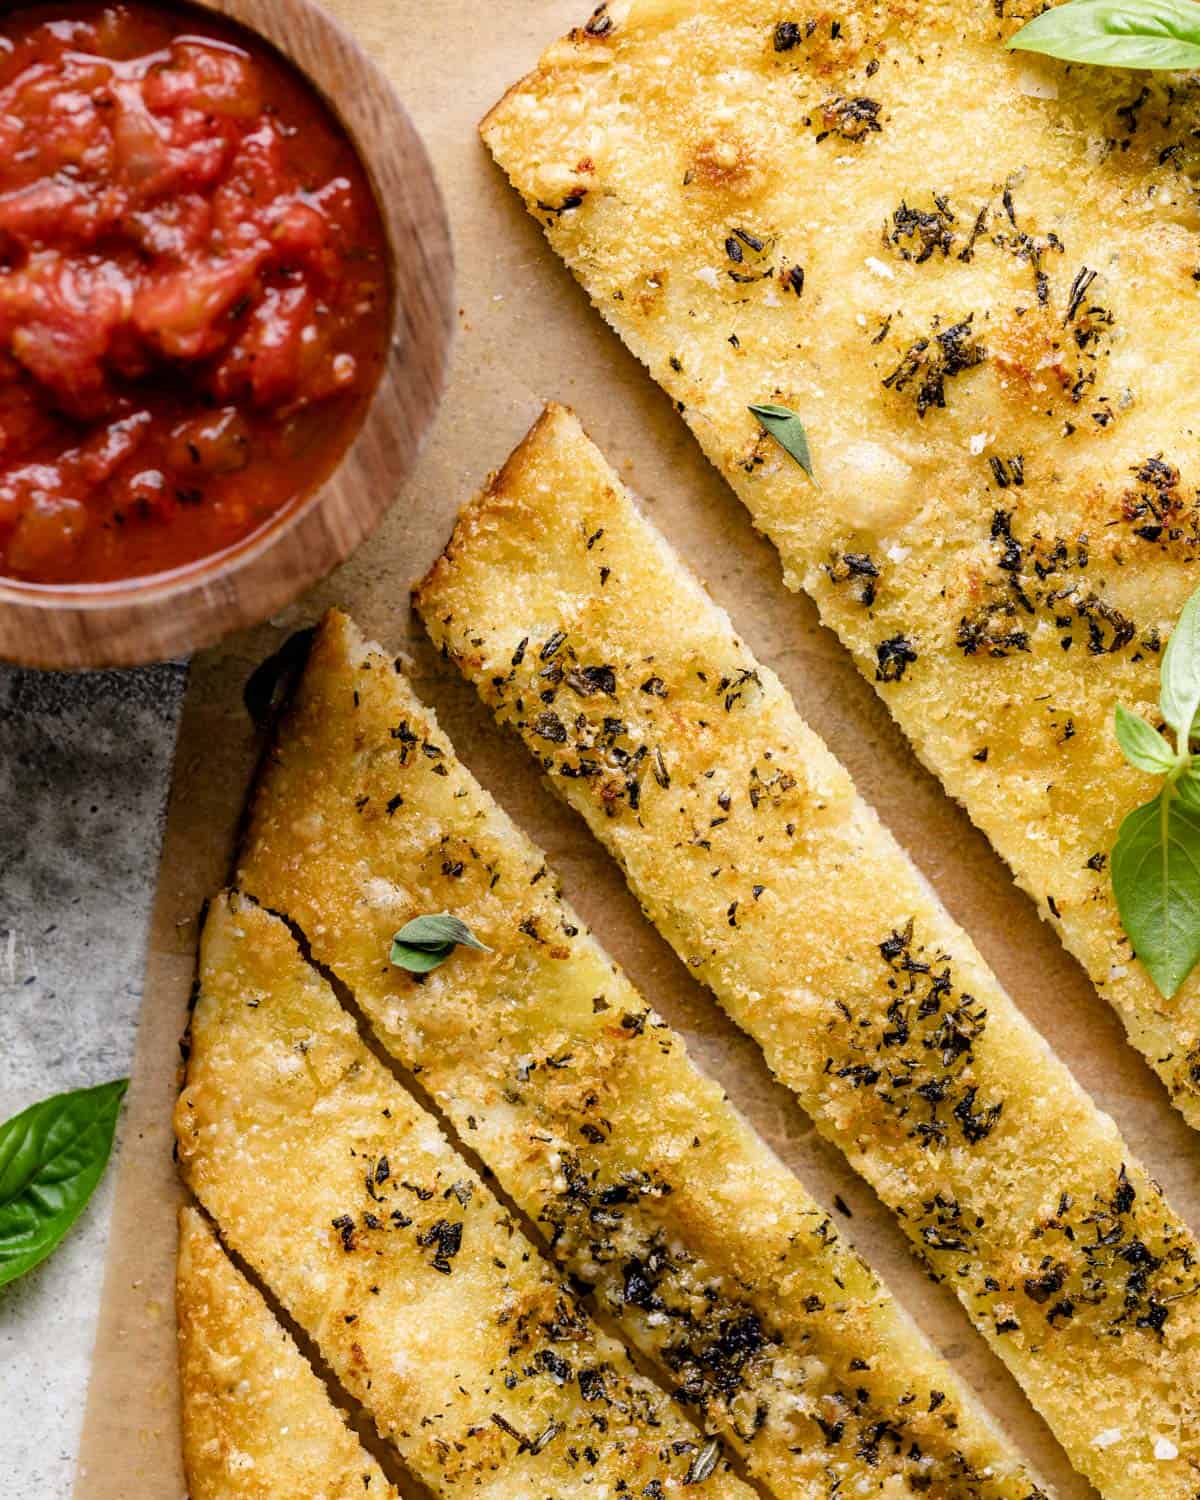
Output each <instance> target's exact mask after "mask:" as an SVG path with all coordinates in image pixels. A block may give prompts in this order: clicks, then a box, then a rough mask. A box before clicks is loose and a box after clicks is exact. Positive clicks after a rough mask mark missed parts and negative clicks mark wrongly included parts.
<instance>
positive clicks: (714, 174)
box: [688, 132, 764, 194]
mask: <svg viewBox="0 0 1200 1500" xmlns="http://www.w3.org/2000/svg"><path fill="white" fill-rule="evenodd" d="M763 175H764V174H763V169H762V167H761V166H760V165H759V163H758V159H757V158H756V156H755V154H754V149H753V147H752V146H751V145H750V143H749V141H746V140H744V139H742V138H741V137H739V136H736V135H734V134H732V132H730V133H727V134H725V135H722V136H719V137H716V138H710V139H708V140H706V141H703V142H701V144H700V145H699V146H698V147H697V148H696V151H695V153H694V155H693V156H692V165H691V169H690V171H689V173H688V181H689V184H696V185H698V186H701V187H711V188H720V189H722V190H723V191H725V192H740V193H744V194H749V193H751V192H752V191H753V190H754V189H756V188H757V187H758V185H759V184H760V183H761V182H762V180H763Z"/></svg>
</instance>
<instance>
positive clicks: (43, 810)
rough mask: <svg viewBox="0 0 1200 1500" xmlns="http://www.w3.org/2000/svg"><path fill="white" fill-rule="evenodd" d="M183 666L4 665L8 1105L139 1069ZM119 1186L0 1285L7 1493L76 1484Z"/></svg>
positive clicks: (3, 1043) (45, 1491) (0, 746)
mask: <svg viewBox="0 0 1200 1500" xmlns="http://www.w3.org/2000/svg"><path fill="white" fill-rule="evenodd" d="M184 680H185V671H184V668H183V667H182V666H179V665H170V664H168V665H165V666H161V667H152V668H149V669H147V670H144V671H138V672H119V673H118V672H112V673H109V672H105V673H95V674H90V675H81V676H55V675H51V674H45V673H37V672H20V671H16V670H14V669H12V668H7V667H3V666H0V1119H7V1118H8V1117H9V1116H10V1115H12V1114H15V1113H16V1112H17V1111H18V1110H20V1109H23V1108H24V1107H25V1106H26V1105H27V1104H31V1103H32V1102H33V1101H34V1100H35V1099H39V1098H42V1097H44V1096H45V1095H47V1094H52V1093H57V1092H59V1091H60V1090H63V1089H70V1088H77V1087H79V1086H81V1085H84V1084H90V1083H99V1082H102V1081H104V1080H105V1079H109V1078H117V1077H123V1076H125V1075H126V1074H127V1073H128V1071H129V1066H130V1062H131V1060H132V1057H133V1040H134V1032H135V1029H136V1026H137V1015H138V1007H139V1002H140V999H141V987H142V972H143V966H144V962H145V942H146V924H147V919H148V917H149V912H150V904H151V900H152V897H153V892H154V879H155V872H156V869H157V864H158V850H159V842H160V837H161V831H162V826H161V825H162V817H163V809H164V806H165V799H166V791H167V785H168V781H169V777H170V767H171V757H172V752H173V750H174V745H175V731H176V727H177V723H178V716H179V705H180V700H181V697H182V692H183V685H184ZM117 1149H118V1151H119V1150H120V1143H119V1137H118V1147H117ZM112 1189H113V1173H112V1172H111V1171H110V1172H109V1174H108V1175H107V1177H106V1179H105V1181H104V1183H103V1184H102V1185H101V1188H100V1190H99V1192H98V1193H97V1195H96V1197H95V1199H94V1200H93V1202H92V1203H91V1205H90V1206H89V1208H88V1210H87V1212H86V1214H85V1215H84V1217H83V1219H82V1220H81V1221H80V1223H79V1224H77V1225H76V1226H75V1228H74V1230H73V1231H72V1233H71V1235H70V1236H69V1238H68V1239H67V1241H66V1242H65V1243H64V1244H63V1245H62V1246H61V1247H60V1248H59V1250H58V1251H57V1252H56V1254H54V1255H53V1256H52V1257H51V1258H50V1259H49V1260H47V1261H45V1262H43V1263H42V1265H41V1266H39V1267H38V1268H37V1269H36V1270H35V1271H33V1272H31V1273H30V1275H28V1276H27V1277H25V1278H24V1279H23V1280H21V1281H18V1282H15V1283H14V1284H13V1285H12V1286H10V1287H8V1288H6V1289H4V1290H0V1500H29V1497H31V1496H37V1497H38V1500H59V1497H63V1500H65V1497H67V1496H68V1495H69V1494H70V1492H71V1482H72V1477H73V1471H74V1463H75V1452H76V1448H77V1445H78V1441H79V1431H80V1424H81V1421H82V1415H83V1400H84V1393H85V1390H86V1386H87V1373H88V1365H89V1362H90V1358H91V1350H92V1343H93V1339H94V1333H95V1320H96V1312H97V1307H98V1304H99V1298H100V1286H101V1279H102V1275H103V1269H104V1251H105V1244H106V1240H107V1236H108V1221H109V1210H110V1206H111V1202H112Z"/></svg>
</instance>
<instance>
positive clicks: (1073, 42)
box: [1008, 0, 1200, 71]
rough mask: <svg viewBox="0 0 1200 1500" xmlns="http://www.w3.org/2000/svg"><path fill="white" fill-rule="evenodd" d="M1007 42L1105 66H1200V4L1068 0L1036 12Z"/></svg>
mask: <svg viewBox="0 0 1200 1500" xmlns="http://www.w3.org/2000/svg"><path fill="white" fill-rule="evenodd" d="M1008 45H1009V46H1010V47H1011V48H1013V49H1015V50H1016V51H1018V52H1040V53H1041V54H1042V55H1043V56H1044V57H1057V58H1059V59H1060V60H1061V61H1063V62H1079V63H1092V64H1094V65H1096V66H1098V67H1104V68H1152V69H1162V70H1165V71H1175V70H1177V69H1193V68H1200V4H1197V3H1196V0H1069V3H1068V4H1066V5H1058V6H1055V7H1054V8H1053V9H1051V10H1045V11H1043V12H1042V14H1041V15H1040V16H1035V17H1034V18H1033V20H1032V21H1030V22H1028V24H1027V25H1025V26H1022V28H1021V29H1020V31H1018V32H1017V33H1016V35H1015V36H1013V37H1012V38H1010V40H1009V43H1008Z"/></svg>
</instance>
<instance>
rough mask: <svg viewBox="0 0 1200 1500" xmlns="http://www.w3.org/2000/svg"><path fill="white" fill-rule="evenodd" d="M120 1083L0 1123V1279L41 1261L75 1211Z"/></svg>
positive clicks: (93, 1175) (97, 1165) (101, 1154)
mask: <svg viewBox="0 0 1200 1500" xmlns="http://www.w3.org/2000/svg"><path fill="white" fill-rule="evenodd" d="M128 1086H129V1080H128V1079H125V1078H122V1079H118V1080H117V1081H116V1082H115V1083H102V1084H100V1085H99V1087H97V1088H91V1089H78V1090H76V1091H75V1092H74V1093H69V1094H56V1095H54V1097H53V1098H51V1099H43V1100H42V1101H41V1102H40V1103H39V1104H31V1105H30V1106H29V1108H28V1109H27V1110H24V1111H22V1113H21V1114H19V1115H14V1116H13V1118H12V1119H11V1120H7V1121H5V1123H4V1124H3V1125H0V1286H6V1285H7V1284H8V1283H9V1282H10V1281H15V1280H16V1279H17V1277H18V1276H23V1275H24V1274H25V1272H26V1271H30V1270H32V1269H33V1267H34V1266H36V1265H37V1264H38V1262H39V1261H42V1260H45V1258H46V1256H47V1255H49V1254H50V1252H51V1251H52V1250H53V1249H54V1247H55V1246H56V1245H57V1244H58V1242H59V1241H60V1240H61V1239H62V1237H63V1235H65V1234H66V1232H67V1230H68V1229H70V1227H71V1225H72V1224H74V1222H75V1220H76V1219H77V1218H78V1217H79V1215H80V1214H81V1213H82V1212H83V1210H84V1208H85V1206H86V1205H87V1201H88V1199H89V1198H90V1197H91V1196H92V1193H93V1192H94V1191H95V1189H96V1184H97V1183H98V1182H99V1181H100V1178H101V1177H102V1176H103V1174H104V1168H105V1165H106V1164H107V1162H108V1158H109V1153H110V1152H111V1151H112V1143H113V1132H114V1130H115V1129H116V1124H117V1114H118V1112H119V1110H120V1108H121V1098H122V1096H123V1095H124V1093H125V1090H126V1088H127V1087H128Z"/></svg>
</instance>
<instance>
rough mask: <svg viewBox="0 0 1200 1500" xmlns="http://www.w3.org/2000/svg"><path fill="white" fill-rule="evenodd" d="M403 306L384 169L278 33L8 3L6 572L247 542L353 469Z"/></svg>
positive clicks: (157, 11) (122, 572)
mask: <svg viewBox="0 0 1200 1500" xmlns="http://www.w3.org/2000/svg"><path fill="white" fill-rule="evenodd" d="M389 321H390V289H389V280H388V257H387V248H386V239H385V236H384V231H383V227H382V224H381V221H380V217H379V212H378V209H377V206H376V203H375V200H374V197H373V195H372V192H371V188H370V184H369V182H368V181H367V178H366V174H365V173H364V171H363V169H362V167H361V165H360V163H359V162H358V160H357V157H356V155H355V153H354V150H353V148H352V147H351V145H350V143H349V141H348V140H347V139H346V137H345V135H344V134H343V133H342V132H341V130H340V129H339V127H338V125H337V123H336V122H335V121H334V120H333V118H332V117H331V116H330V114H329V113H328V111H327V110H326V109H325V108H324V106H323V105H322V104H321V102H320V101H319V100H318V99H317V98H316V97H315V95H314V94H313V92H312V90H311V89H310V88H309V87H308V85H307V84H306V83H305V82H304V80H303V79H301V78H300V76H299V75H298V74H297V73H296V72H294V71H293V70H292V69H291V68H290V67H289V66H288V65H287V64H286V63H285V62H284V61H283V60H282V59H281V58H279V57H278V56H277V54H275V53H274V52H273V51H271V49H270V48H268V47H266V46H265V45H260V44H258V43H256V42H255V40H254V39H253V38H250V37H248V36H247V34H246V33H245V32H243V31H241V30H239V29H236V28H234V27H232V26H227V25H225V24H224V23H223V22H221V21H219V20H216V19H213V18H210V17H209V16H208V15H207V14H205V13H203V12H200V11H191V10H171V9H166V8H159V7H157V6H149V5H144V4H141V3H120V4H113V5H109V6H99V5H90V6H84V5H70V4H67V5H63V6H56V7H54V8H50V7H47V6H39V7H36V8H32V9H28V10H20V11H15V12H9V13H8V14H7V15H3V16H0V574H3V575H5V576H7V577H9V578H16V579H20V580H23V581H27V582H31V583H100V582H105V581H109V580H114V579H125V578H131V577H137V576H142V575H145V574H150V573H158V572H162V571H165V570H168V569H172V568H176V567H179V566H181V565H183V564H186V563H189V562H192V561H194V560H196V559H198V558H201V557H205V556H207V555H209V554H211V553H214V552H218V551H221V550H222V549H224V548H227V547H229V546H231V545H232V544H234V543H236V542H238V541H240V540H241V539H243V538H244V537H246V536H248V535H249V534H250V533H251V532H252V531H254V530H256V529H257V528H258V527H260V526H261V525H262V524H263V523H264V521H266V520H267V518H269V517H270V516H272V515H274V514H275V513H276V512H278V511H279V510H281V509H282V508H283V507H285V506H287V505H288V504H289V503H291V502H293V501H295V500H296V499H297V498H298V497H300V496H302V495H304V494H305V493H307V492H309V491H311V489H312V488H313V486H314V485H315V484H317V483H319V482H320V481H321V480H322V479H323V478H324V477H325V476H326V475H327V474H328V473H329V471H330V470H331V469H332V468H333V466H334V464H335V463H336V462H337V459H338V458H339V457H340V455H341V453H342V451H343V450H344V448H345V446H346V444H347V443H348V441H349V439H350V437H351V436H352V435H353V433H354V431H355V429H356V427H357V425H358V422H359V420H360V419H361V415H362V412H363V409H364V407H365V405H366V401H367V399H368V398H369V396H370V393H371V391H372V390H373V388H374V386H375V382H376V380H377V378H378V375H379V372H380V369H381V367H382V363H383V359H384V355H385V350H386V343H387V338H388V324H389Z"/></svg>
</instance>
